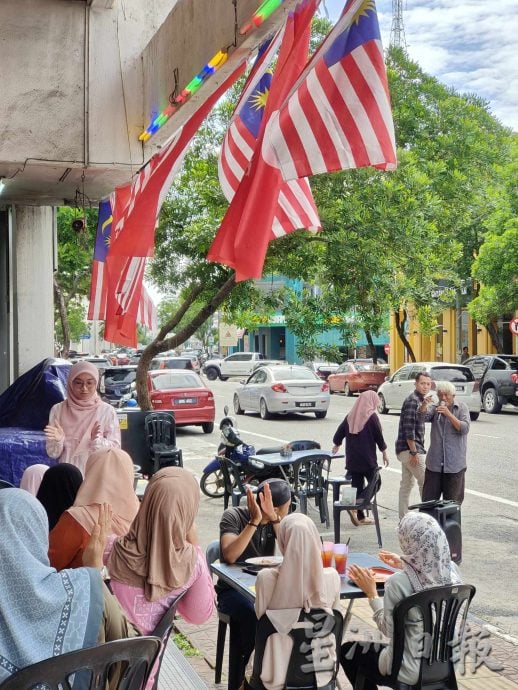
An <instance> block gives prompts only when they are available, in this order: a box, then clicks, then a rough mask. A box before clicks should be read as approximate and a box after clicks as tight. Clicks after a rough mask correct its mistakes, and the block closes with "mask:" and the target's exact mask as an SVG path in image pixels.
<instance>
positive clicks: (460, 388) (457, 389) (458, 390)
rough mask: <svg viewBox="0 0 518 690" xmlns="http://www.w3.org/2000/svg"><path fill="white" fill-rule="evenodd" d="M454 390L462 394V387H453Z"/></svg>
mask: <svg viewBox="0 0 518 690" xmlns="http://www.w3.org/2000/svg"><path fill="white" fill-rule="evenodd" d="M455 390H456V391H457V393H464V386H457V385H456V386H455Z"/></svg>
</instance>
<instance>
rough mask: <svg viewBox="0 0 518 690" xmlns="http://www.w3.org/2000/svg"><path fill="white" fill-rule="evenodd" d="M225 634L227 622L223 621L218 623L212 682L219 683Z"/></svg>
mask: <svg viewBox="0 0 518 690" xmlns="http://www.w3.org/2000/svg"><path fill="white" fill-rule="evenodd" d="M226 636H227V624H226V623H225V622H224V621H219V623H218V637H217V640H216V668H215V670H214V682H215V683H216V684H218V683H221V671H222V669H223V653H224V651H225V637H226Z"/></svg>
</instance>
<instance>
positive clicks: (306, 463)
mask: <svg viewBox="0 0 518 690" xmlns="http://www.w3.org/2000/svg"><path fill="white" fill-rule="evenodd" d="M329 465H330V459H329V456H328V455H311V456H309V457H308V458H302V459H301V460H300V461H299V462H298V463H297V466H296V470H295V475H296V476H295V487H296V488H295V496H296V497H297V498H298V500H299V503H300V512H301V513H304V515H307V514H308V499H309V498H313V499H315V505H316V507H317V509H318V511H319V515H320V522H325V524H326V527H329V510H328V507H327V476H325V475H326V473H327V475H329Z"/></svg>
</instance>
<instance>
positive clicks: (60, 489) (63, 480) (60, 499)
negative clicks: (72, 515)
mask: <svg viewBox="0 0 518 690" xmlns="http://www.w3.org/2000/svg"><path fill="white" fill-rule="evenodd" d="M82 482H83V475H82V474H81V470H80V469H79V468H78V467H75V466H74V465H70V464H69V463H68V462H63V463H60V464H59V465H54V466H53V467H49V468H48V472H46V473H45V476H44V477H43V479H42V481H41V484H40V488H39V489H38V493H37V494H36V498H37V499H38V501H39V502H40V503H41V504H42V506H43V507H44V508H45V510H46V511H47V517H48V518H49V531H50V530H53V529H54V527H55V526H56V524H57V522H58V520H59V518H60V517H61V516H62V514H63V513H64V512H65V510H68V508H70V507H71V506H73V505H74V501H75V500H76V496H77V492H78V491H79V487H80V486H81V484H82Z"/></svg>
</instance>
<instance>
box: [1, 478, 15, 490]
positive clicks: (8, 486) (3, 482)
mask: <svg viewBox="0 0 518 690" xmlns="http://www.w3.org/2000/svg"><path fill="white" fill-rule="evenodd" d="M0 489H14V484H11V482H8V481H6V480H5V479H0Z"/></svg>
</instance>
